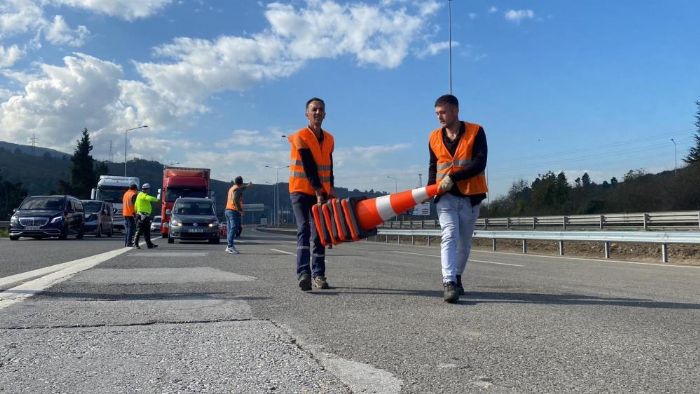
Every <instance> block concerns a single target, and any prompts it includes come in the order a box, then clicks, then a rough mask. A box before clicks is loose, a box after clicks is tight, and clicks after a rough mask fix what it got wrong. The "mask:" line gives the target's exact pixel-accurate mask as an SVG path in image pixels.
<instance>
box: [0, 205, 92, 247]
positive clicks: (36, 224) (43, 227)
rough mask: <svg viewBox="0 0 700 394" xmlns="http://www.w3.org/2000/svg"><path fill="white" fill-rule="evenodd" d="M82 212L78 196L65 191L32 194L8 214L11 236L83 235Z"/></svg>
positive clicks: (15, 237)
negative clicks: (50, 194) (46, 194)
mask: <svg viewBox="0 0 700 394" xmlns="http://www.w3.org/2000/svg"><path fill="white" fill-rule="evenodd" d="M84 233H85V212H84V210H83V204H82V203H81V202H80V200H78V199H77V198H75V197H73V196H68V195H57V196H31V197H27V198H25V199H24V201H22V204H20V206H19V208H17V209H15V211H14V213H13V215H12V217H11V218H10V239H11V240H13V241H16V240H18V239H19V238H20V237H30V238H46V237H58V238H59V239H66V238H67V237H68V235H75V237H76V238H77V239H81V238H83V234H84Z"/></svg>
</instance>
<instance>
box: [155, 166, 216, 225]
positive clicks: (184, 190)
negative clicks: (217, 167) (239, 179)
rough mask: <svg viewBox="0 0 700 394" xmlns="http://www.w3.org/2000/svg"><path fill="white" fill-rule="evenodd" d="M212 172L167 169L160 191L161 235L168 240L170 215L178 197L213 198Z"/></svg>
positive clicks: (200, 169)
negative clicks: (211, 187)
mask: <svg viewBox="0 0 700 394" xmlns="http://www.w3.org/2000/svg"><path fill="white" fill-rule="evenodd" d="M210 172H211V171H210V170H209V169H208V168H190V167H165V168H164V169H163V188H162V189H161V190H160V201H161V205H160V206H161V214H160V216H161V217H162V219H161V220H162V221H161V223H162V224H161V227H160V234H161V236H162V237H163V238H168V233H169V232H170V214H171V210H172V208H173V203H174V202H175V200H176V199H177V198H178V197H200V198H212V197H213V196H212V195H211V192H210V189H209V187H210V178H209V177H210Z"/></svg>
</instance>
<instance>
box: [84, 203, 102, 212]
mask: <svg viewBox="0 0 700 394" xmlns="http://www.w3.org/2000/svg"><path fill="white" fill-rule="evenodd" d="M83 207H84V208H85V212H87V213H95V212H99V211H100V209H102V202H101V201H83Z"/></svg>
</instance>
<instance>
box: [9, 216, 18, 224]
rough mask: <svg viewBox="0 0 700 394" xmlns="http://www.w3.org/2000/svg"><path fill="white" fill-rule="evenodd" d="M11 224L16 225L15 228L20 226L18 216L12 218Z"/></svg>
mask: <svg viewBox="0 0 700 394" xmlns="http://www.w3.org/2000/svg"><path fill="white" fill-rule="evenodd" d="M10 224H14V225H15V226H16V225H18V224H19V218H18V217H17V216H12V217H11V218H10Z"/></svg>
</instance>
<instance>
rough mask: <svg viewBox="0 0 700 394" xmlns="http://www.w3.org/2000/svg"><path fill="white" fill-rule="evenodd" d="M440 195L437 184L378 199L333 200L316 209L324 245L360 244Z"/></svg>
mask: <svg viewBox="0 0 700 394" xmlns="http://www.w3.org/2000/svg"><path fill="white" fill-rule="evenodd" d="M437 194H438V187H437V185H430V186H427V187H419V188H417V189H413V190H405V191H402V192H399V193H395V194H390V195H388V196H381V197H376V198H365V197H353V198H345V199H342V200H341V199H337V198H332V199H330V200H328V201H327V202H326V203H324V204H320V205H314V207H313V209H312V213H313V217H314V224H315V225H316V231H317V232H318V235H319V238H320V239H321V243H322V244H323V245H324V246H328V245H335V244H338V243H340V242H351V241H358V240H360V239H363V238H367V237H368V236H370V235H374V234H376V233H377V226H378V225H380V224H382V223H383V222H384V221H386V220H387V219H389V218H392V217H394V216H397V215H399V214H401V213H402V212H406V211H408V210H409V209H411V208H413V207H415V206H416V205H418V204H419V203H421V202H422V201H425V200H427V199H428V198H431V197H434V196H436V195H437Z"/></svg>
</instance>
